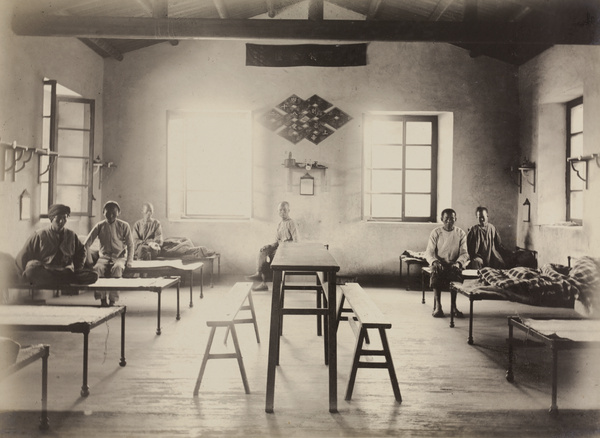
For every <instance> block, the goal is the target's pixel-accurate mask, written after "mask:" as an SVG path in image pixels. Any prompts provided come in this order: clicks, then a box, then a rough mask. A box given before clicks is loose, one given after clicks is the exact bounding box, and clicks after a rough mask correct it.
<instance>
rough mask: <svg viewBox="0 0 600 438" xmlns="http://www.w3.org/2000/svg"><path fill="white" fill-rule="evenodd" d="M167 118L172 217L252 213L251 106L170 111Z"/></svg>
mask: <svg viewBox="0 0 600 438" xmlns="http://www.w3.org/2000/svg"><path fill="white" fill-rule="evenodd" d="M167 118H168V122H167V123H168V140H167V141H168V147H167V149H168V167H167V169H168V170H167V173H168V175H167V180H168V199H167V204H168V215H169V218H170V219H186V218H187V219H193V218H201V219H247V218H250V213H251V206H252V202H251V201H252V130H251V122H252V119H251V114H250V112H248V111H244V112H242V111H229V112H186V111H169V112H168V114H167Z"/></svg>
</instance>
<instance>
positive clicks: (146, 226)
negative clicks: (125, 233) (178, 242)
mask: <svg viewBox="0 0 600 438" xmlns="http://www.w3.org/2000/svg"><path fill="white" fill-rule="evenodd" d="M153 213H154V206H153V205H152V204H151V203H150V202H144V204H143V205H142V215H143V218H142V219H140V220H139V221H137V222H136V223H135V224H133V245H134V248H135V249H134V251H135V255H134V258H135V259H137V260H155V259H156V258H157V257H158V255H159V254H160V247H161V245H162V244H163V237H162V227H161V225H160V222H159V221H158V220H157V219H154V218H153V217H152V214H153Z"/></svg>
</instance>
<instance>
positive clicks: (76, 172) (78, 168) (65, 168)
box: [56, 157, 88, 185]
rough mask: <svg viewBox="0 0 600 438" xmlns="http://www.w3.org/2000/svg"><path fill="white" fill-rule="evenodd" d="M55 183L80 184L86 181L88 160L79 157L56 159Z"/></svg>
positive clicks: (84, 183)
mask: <svg viewBox="0 0 600 438" xmlns="http://www.w3.org/2000/svg"><path fill="white" fill-rule="evenodd" d="M56 182H57V184H81V185H86V184H87V182H88V160H87V159H81V158H64V157H60V158H58V159H57V160H56Z"/></svg>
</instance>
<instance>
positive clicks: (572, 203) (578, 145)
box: [566, 97, 587, 225]
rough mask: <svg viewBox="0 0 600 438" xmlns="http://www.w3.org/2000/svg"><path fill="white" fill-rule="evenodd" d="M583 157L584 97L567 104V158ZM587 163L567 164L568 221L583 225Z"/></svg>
mask: <svg viewBox="0 0 600 438" xmlns="http://www.w3.org/2000/svg"><path fill="white" fill-rule="evenodd" d="M581 155H583V97H580V98H578V99H575V100H572V101H570V102H568V103H567V157H578V156H581ZM586 164H587V163H585V162H576V163H575V162H574V163H573V164H572V165H571V164H570V163H567V172H566V175H567V184H566V187H567V218H566V219H567V220H568V221H572V222H575V223H578V224H580V225H581V224H582V223H583V191H584V190H585V180H586V179H587V175H586V170H587V168H586Z"/></svg>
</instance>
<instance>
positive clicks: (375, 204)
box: [371, 195, 402, 218]
mask: <svg viewBox="0 0 600 438" xmlns="http://www.w3.org/2000/svg"><path fill="white" fill-rule="evenodd" d="M371 199H372V204H371V216H373V217H380V218H400V217H402V196H401V195H373V196H372V197H371Z"/></svg>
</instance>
